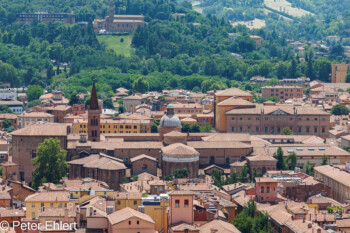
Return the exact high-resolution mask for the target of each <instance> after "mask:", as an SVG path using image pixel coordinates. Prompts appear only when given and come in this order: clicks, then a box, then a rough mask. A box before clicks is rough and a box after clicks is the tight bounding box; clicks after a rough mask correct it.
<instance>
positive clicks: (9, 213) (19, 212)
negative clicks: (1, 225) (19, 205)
mask: <svg viewBox="0 0 350 233" xmlns="http://www.w3.org/2000/svg"><path fill="white" fill-rule="evenodd" d="M0 216H1V217H2V218H6V217H17V216H18V217H25V216H26V213H25V211H24V210H23V209H6V210H2V211H1V212H0Z"/></svg>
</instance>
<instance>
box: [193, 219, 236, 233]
mask: <svg viewBox="0 0 350 233" xmlns="http://www.w3.org/2000/svg"><path fill="white" fill-rule="evenodd" d="M199 230H200V233H211V232H213V230H216V232H218V233H219V232H220V233H241V232H240V231H239V230H238V229H237V228H236V227H235V226H234V225H233V224H232V223H228V222H224V221H222V220H212V221H210V222H208V223H206V224H204V225H202V226H200V227H199Z"/></svg>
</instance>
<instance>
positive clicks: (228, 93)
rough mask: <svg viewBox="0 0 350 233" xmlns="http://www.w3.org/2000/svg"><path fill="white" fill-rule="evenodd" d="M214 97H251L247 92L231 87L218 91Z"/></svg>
mask: <svg viewBox="0 0 350 233" xmlns="http://www.w3.org/2000/svg"><path fill="white" fill-rule="evenodd" d="M215 95H216V96H253V95H252V94H250V93H249V92H246V91H242V90H241V89H238V88H235V87H232V88H229V89H226V90H223V91H218V92H216V94H215Z"/></svg>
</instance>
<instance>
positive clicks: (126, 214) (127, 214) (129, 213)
mask: <svg viewBox="0 0 350 233" xmlns="http://www.w3.org/2000/svg"><path fill="white" fill-rule="evenodd" d="M130 218H138V219H141V220H144V221H146V222H149V223H152V224H155V223H154V221H153V219H152V218H151V217H150V216H149V215H147V214H143V213H141V212H140V211H136V210H133V209H131V208H129V207H126V208H124V209H121V210H119V211H116V212H114V213H112V214H110V215H108V220H109V222H110V223H111V224H112V225H115V224H118V223H121V222H123V221H126V220H128V219H130Z"/></svg>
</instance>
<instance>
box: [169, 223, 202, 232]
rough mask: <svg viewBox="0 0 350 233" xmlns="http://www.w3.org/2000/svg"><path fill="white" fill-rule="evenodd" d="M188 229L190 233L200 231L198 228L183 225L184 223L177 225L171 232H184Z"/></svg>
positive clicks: (172, 227)
mask: <svg viewBox="0 0 350 233" xmlns="http://www.w3.org/2000/svg"><path fill="white" fill-rule="evenodd" d="M186 229H187V230H188V231H191V232H193V231H194V232H196V231H199V229H198V228H197V227H195V226H194V225H190V224H187V223H183V222H181V223H177V224H175V225H173V226H171V230H172V231H173V232H177V231H179V232H184V231H185V230H186Z"/></svg>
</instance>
